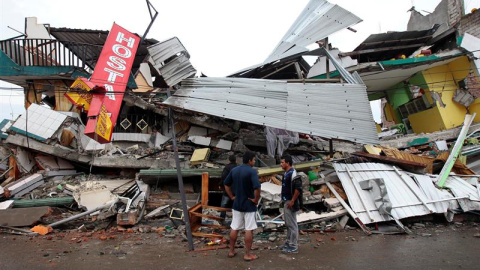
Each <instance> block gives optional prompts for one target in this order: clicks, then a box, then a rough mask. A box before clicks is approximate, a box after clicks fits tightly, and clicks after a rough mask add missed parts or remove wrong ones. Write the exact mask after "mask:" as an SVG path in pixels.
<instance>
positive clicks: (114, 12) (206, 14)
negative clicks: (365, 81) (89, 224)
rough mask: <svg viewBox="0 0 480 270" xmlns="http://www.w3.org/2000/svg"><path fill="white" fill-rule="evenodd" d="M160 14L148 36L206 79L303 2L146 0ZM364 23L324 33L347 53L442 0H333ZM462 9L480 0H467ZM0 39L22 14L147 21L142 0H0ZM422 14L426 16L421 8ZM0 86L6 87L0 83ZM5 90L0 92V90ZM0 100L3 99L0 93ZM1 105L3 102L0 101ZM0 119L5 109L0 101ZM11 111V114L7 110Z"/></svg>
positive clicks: (290, 17)
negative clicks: (180, 48)
mask: <svg viewBox="0 0 480 270" xmlns="http://www.w3.org/2000/svg"><path fill="white" fill-rule="evenodd" d="M150 2H151V3H152V4H153V6H154V7H155V8H156V10H157V11H158V16H157V19H156V21H155V22H154V24H153V26H152V28H151V29H150V32H149V34H148V36H147V38H154V39H156V40H158V41H163V40H166V39H169V38H171V37H174V36H176V37H178V38H179V39H180V41H181V42H182V43H183V45H184V46H185V47H186V49H187V51H188V52H189V53H190V55H191V62H192V64H193V66H194V67H195V68H196V69H197V70H199V71H201V72H203V73H204V74H206V75H207V76H210V77H219V76H226V75H229V74H231V73H234V72H236V71H238V70H241V69H243V68H245V67H249V66H251V65H255V64H258V63H261V62H263V60H265V58H267V56H268V55H269V54H270V52H272V51H273V49H274V47H275V46H276V45H277V43H278V42H279V41H280V39H281V38H282V37H283V35H284V34H285V32H286V31H287V30H288V29H289V27H290V26H291V24H292V23H293V22H294V21H295V19H296V18H297V16H298V15H299V14H300V12H301V11H302V10H303V8H304V7H305V5H306V4H307V3H308V2H309V1H308V0H288V1H287V0H241V1H231V0H230V1H226V0H201V1H199V0H168V1H167V0H151V1H150ZM330 2H331V3H335V4H338V5H340V6H341V7H343V8H345V9H347V10H349V11H350V12H352V13H354V14H356V15H357V16H359V17H360V18H361V19H363V22H361V23H359V24H357V25H355V26H353V28H354V29H356V30H357V33H353V32H351V31H348V30H342V31H341V32H339V33H337V34H334V35H333V36H331V37H329V40H330V42H331V43H332V45H333V46H334V47H338V48H339V49H340V50H341V51H351V50H353V49H354V48H355V47H356V46H357V45H358V44H360V42H362V41H363V40H364V39H365V38H366V37H368V36H369V35H370V34H375V33H380V32H387V31H404V30H406V26H407V22H408V19H409V16H410V13H409V12H407V10H409V9H410V8H411V7H412V5H414V6H415V8H416V9H417V10H418V11H421V12H422V11H423V10H425V11H429V12H433V10H434V9H435V7H436V6H437V5H438V3H439V2H440V0H331V1H330ZM465 4H466V10H467V13H469V12H470V10H471V8H472V7H480V0H465ZM0 10H1V22H0V40H3V39H6V38H11V37H14V36H17V35H18V33H17V32H15V31H13V30H11V29H9V28H8V26H10V27H12V28H14V29H16V30H18V31H20V32H24V29H25V26H24V24H25V17H37V18H38V23H43V24H47V23H48V24H50V25H51V26H52V27H67V28H78V29H98V30H110V28H111V27H112V24H113V22H116V23H117V24H119V25H120V26H122V27H124V28H125V29H127V30H129V31H131V32H135V33H137V34H139V35H140V36H142V35H143V33H144V31H145V29H146V28H147V26H148V23H149V21H150V15H149V13H148V9H147V5H146V2H145V1H143V0H135V1H133V0H101V1H100V0H95V1H94V0H83V1H66V0H43V1H42V0H0ZM424 14H426V13H424ZM3 85H4V84H3ZM0 86H2V84H0ZM2 95H3V94H2ZM0 97H2V96H0ZM0 101H1V102H2V104H4V103H3V102H5V99H3V98H0ZM1 107H2V111H1V112H0V113H2V115H0V119H3V117H4V116H3V113H4V112H3V107H5V106H3V105H2V106H1ZM10 114H11V112H10Z"/></svg>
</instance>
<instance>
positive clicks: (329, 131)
mask: <svg viewBox="0 0 480 270" xmlns="http://www.w3.org/2000/svg"><path fill="white" fill-rule="evenodd" d="M164 104H167V105H172V106H174V107H178V108H183V109H187V110H192V111H197V112H202V113H207V114H211V115H215V116H219V117H225V118H229V119H234V120H239V121H243V122H249V123H254V124H258V125H264V126H270V127H275V128H281V129H286V130H290V131H296V132H301V133H307V134H312V135H318V136H323V137H328V138H336V139H341V140H348V141H353V142H361V143H376V142H378V136H377V133H376V128H375V125H374V122H373V117H372V112H371V109H370V104H369V102H368V99H367V95H366V91H365V86H364V85H358V84H322V83H318V84H314V83H312V84H301V83H287V82H285V81H278V80H261V79H245V78H194V79H187V80H184V81H183V82H182V88H180V89H179V90H177V91H176V93H175V94H174V95H173V96H172V97H170V98H168V99H167V100H166V101H165V102H164Z"/></svg>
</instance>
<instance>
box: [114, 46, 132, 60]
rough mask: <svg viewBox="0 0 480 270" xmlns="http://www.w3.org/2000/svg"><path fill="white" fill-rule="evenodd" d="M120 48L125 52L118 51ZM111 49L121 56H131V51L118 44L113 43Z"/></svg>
mask: <svg viewBox="0 0 480 270" xmlns="http://www.w3.org/2000/svg"><path fill="white" fill-rule="evenodd" d="M120 49H123V50H125V52H124V53H121V52H120V51H119V50H120ZM112 50H113V52H114V53H115V54H116V55H118V56H121V57H123V58H130V56H132V52H131V51H130V50H129V49H128V48H127V47H125V46H123V45H120V44H115V45H113V47H112Z"/></svg>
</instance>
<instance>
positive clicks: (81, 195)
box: [73, 182, 116, 210]
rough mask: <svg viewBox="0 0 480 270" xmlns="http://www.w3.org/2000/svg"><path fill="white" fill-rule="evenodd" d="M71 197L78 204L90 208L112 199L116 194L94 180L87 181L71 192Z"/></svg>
mask: <svg viewBox="0 0 480 270" xmlns="http://www.w3.org/2000/svg"><path fill="white" fill-rule="evenodd" d="M73 198H74V199H75V201H76V202H77V203H78V206H80V207H85V208H86V209H87V210H92V209H95V208H97V207H100V206H102V205H105V204H107V203H108V202H111V201H113V200H114V199H115V198H116V196H115V195H113V194H112V192H111V191H110V190H109V189H108V188H106V187H105V186H102V185H100V184H98V183H96V182H87V183H84V184H82V185H81V186H80V187H78V188H77V189H76V190H75V191H74V192H73Z"/></svg>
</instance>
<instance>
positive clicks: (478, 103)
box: [468, 98, 480, 122]
mask: <svg viewBox="0 0 480 270" xmlns="http://www.w3.org/2000/svg"><path fill="white" fill-rule="evenodd" d="M468 110H469V111H470V113H471V114H473V113H476V114H477V115H475V118H474V119H473V122H480V98H477V99H475V101H473V102H472V104H470V106H469V107H468Z"/></svg>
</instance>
